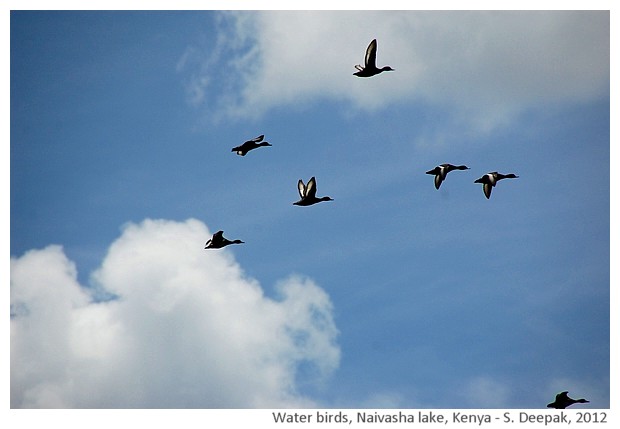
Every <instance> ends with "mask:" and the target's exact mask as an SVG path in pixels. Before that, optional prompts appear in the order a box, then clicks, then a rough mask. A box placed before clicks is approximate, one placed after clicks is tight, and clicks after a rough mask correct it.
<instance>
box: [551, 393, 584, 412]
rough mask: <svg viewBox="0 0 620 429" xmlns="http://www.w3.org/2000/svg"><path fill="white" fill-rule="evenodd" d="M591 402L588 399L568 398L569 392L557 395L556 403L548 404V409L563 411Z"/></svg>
mask: <svg viewBox="0 0 620 429" xmlns="http://www.w3.org/2000/svg"><path fill="white" fill-rule="evenodd" d="M586 402H590V401H588V400H587V399H573V398H570V397H569V396H568V391H565V392H561V393H558V394H557V395H555V401H553V402H551V403H550V404H547V408H556V409H560V410H563V409H564V408H566V407H570V406H571V405H573V404H585V403H586Z"/></svg>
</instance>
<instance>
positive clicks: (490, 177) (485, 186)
mask: <svg viewBox="0 0 620 429" xmlns="http://www.w3.org/2000/svg"><path fill="white" fill-rule="evenodd" d="M518 177H519V176H516V175H514V174H512V173H510V174H502V173H498V172H497V171H493V172H491V173H487V174H485V175H484V176H482V177H481V178H479V179H476V180H474V183H482V192H484V196H485V197H487V199H489V198H491V190H492V189H493V187H494V186H495V185H496V184H497V182H499V181H500V180H502V179H516V178H518Z"/></svg>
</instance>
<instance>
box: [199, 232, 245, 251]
mask: <svg viewBox="0 0 620 429" xmlns="http://www.w3.org/2000/svg"><path fill="white" fill-rule="evenodd" d="M242 243H243V241H241V240H232V241H231V240H229V239H227V238H224V231H218V232H216V233H215V234H213V236H212V237H211V238H210V239H208V240H207V242H206V243H205V249H221V248H222V247H225V246H228V245H229V244H242Z"/></svg>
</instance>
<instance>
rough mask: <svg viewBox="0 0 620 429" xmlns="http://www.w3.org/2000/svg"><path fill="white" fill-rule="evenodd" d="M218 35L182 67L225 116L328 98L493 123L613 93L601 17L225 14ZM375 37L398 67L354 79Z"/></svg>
mask: <svg viewBox="0 0 620 429" xmlns="http://www.w3.org/2000/svg"><path fill="white" fill-rule="evenodd" d="M218 29H219V31H218V42H217V43H216V46H215V47H214V48H212V47H211V46H209V48H208V49H203V50H201V49H198V48H197V47H196V46H192V47H191V48H189V49H188V51H187V52H186V54H185V55H184V56H183V59H182V61H180V62H179V70H180V71H181V72H183V73H185V74H187V75H188V78H187V81H188V92H189V93H190V94H193V96H192V97H193V100H194V101H195V102H196V101H197V100H200V101H202V102H204V103H205V104H206V105H208V106H211V107H212V108H213V111H212V113H215V112H218V114H221V115H232V116H241V117H248V116H249V117H252V116H257V115H261V114H264V113H266V112H267V111H269V110H270V109H272V108H274V107H280V106H287V107H290V106H303V105H304V103H307V102H312V101H316V100H321V99H332V100H333V99H335V100H339V101H342V102H343V103H347V104H348V105H350V106H352V107H353V108H355V109H364V110H374V109H378V108H381V107H385V106H386V105H389V104H393V103H395V102H401V101H404V102H416V101H417V102H425V103H430V104H433V105H438V106H445V107H448V108H450V109H454V112H455V114H457V116H461V117H462V119H463V120H465V121H469V122H473V123H474V124H475V125H477V126H478V127H485V128H488V127H492V126H494V125H496V124H498V123H501V122H502V121H505V120H507V119H509V118H510V117H511V116H512V115H513V114H515V113H518V112H519V111H521V110H523V109H527V108H531V107H534V106H540V105H541V104H542V105H550V104H554V103H562V102H575V101H583V100H589V99H591V98H594V97H600V96H604V95H605V94H608V88H609V46H610V45H609V34H610V33H609V13H607V12H604V11H603V12H591V11H590V12H588V11H586V12H579V11H576V12H575V11H550V12H549V11H540V12H524V11H523V12H522V11H516V12H511V11H506V12H487V11H477V12H468V11H460V12H459V11H457V12H449V11H440V12H437V11H422V12H420V11H418V12H416V11H410V12H403V11H388V12H385V11H375V12H367V11H346V12H342V11H334V12H323V11H261V12H225V13H222V14H221V15H220V19H219V25H218ZM373 38H377V39H378V42H379V45H378V54H377V62H378V65H379V66H382V65H390V66H392V67H393V68H395V70H396V71H395V72H390V73H385V74H383V75H380V76H377V77H375V78H371V79H360V78H356V77H354V76H353V75H352V73H353V72H354V71H355V70H354V68H353V66H354V65H355V64H358V63H361V62H362V61H363V57H364V51H365V49H366V45H367V44H368V43H369V42H370V40H372V39H373ZM188 57H191V58H192V61H191V62H190V61H188ZM190 63H191V64H192V65H190ZM215 82H217V85H215ZM214 86H217V88H214ZM209 89H210V90H211V91H212V92H211V93H209V91H208V90H209ZM196 94H199V95H200V96H199V97H197V96H196Z"/></svg>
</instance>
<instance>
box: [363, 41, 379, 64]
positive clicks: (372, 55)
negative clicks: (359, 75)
mask: <svg viewBox="0 0 620 429" xmlns="http://www.w3.org/2000/svg"><path fill="white" fill-rule="evenodd" d="M376 61H377V39H373V41H372V42H370V45H368V48H366V58H365V60H364V64H365V66H366V67H368V66H370V67H376Z"/></svg>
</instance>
